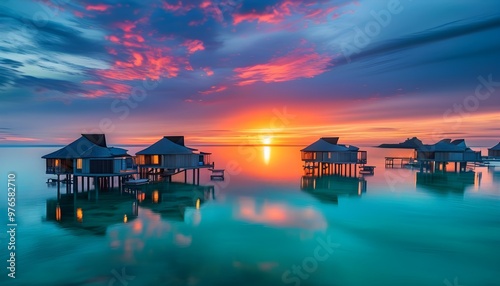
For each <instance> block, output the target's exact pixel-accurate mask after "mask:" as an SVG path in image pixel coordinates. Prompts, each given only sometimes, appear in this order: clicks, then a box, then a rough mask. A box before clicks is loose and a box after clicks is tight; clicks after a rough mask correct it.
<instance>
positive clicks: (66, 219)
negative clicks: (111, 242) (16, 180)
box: [46, 192, 138, 235]
mask: <svg viewBox="0 0 500 286" xmlns="http://www.w3.org/2000/svg"><path fill="white" fill-rule="evenodd" d="M137 215H138V204H137V201H136V200H134V198H133V197H131V196H123V195H120V194H119V193H114V192H110V193H104V194H102V195H101V197H100V199H99V201H98V202H94V201H88V200H77V201H76V202H75V201H74V200H73V198H72V196H71V195H62V196H61V198H60V199H59V200H56V199H49V200H47V207H46V219H47V220H49V221H56V222H57V224H58V225H59V226H60V227H62V228H65V229H69V230H71V231H73V232H76V233H77V234H91V235H105V234H106V231H107V229H108V227H109V226H111V225H114V224H118V223H127V222H130V221H132V220H134V219H135V218H136V217H137Z"/></svg>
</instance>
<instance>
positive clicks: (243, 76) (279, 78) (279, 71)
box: [234, 49, 332, 85]
mask: <svg viewBox="0 0 500 286" xmlns="http://www.w3.org/2000/svg"><path fill="white" fill-rule="evenodd" d="M331 60H332V58H331V57H330V56H327V55H321V54H318V53H316V52H315V51H314V50H312V49H296V50H294V51H292V52H291V53H289V54H287V55H284V56H281V57H277V58H273V59H271V60H270V61H269V62H268V63H265V64H257V65H253V66H248V67H242V68H236V69H234V71H235V72H236V77H237V79H238V80H239V82H238V83H237V85H248V84H252V83H255V82H259V81H262V82H266V83H269V82H283V81H290V80H295V79H299V78H312V77H315V76H317V75H319V74H322V73H324V72H325V71H327V70H328V68H329V67H330V65H331Z"/></svg>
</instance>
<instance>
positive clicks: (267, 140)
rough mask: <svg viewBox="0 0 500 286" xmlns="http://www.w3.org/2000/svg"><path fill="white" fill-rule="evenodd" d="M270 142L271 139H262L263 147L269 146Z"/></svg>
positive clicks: (267, 137) (268, 137)
mask: <svg viewBox="0 0 500 286" xmlns="http://www.w3.org/2000/svg"><path fill="white" fill-rule="evenodd" d="M271 141H272V138H271V137H270V136H266V137H264V138H262V144H264V145H270V144H271Z"/></svg>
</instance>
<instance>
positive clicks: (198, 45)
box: [182, 40, 205, 54]
mask: <svg viewBox="0 0 500 286" xmlns="http://www.w3.org/2000/svg"><path fill="white" fill-rule="evenodd" d="M182 45H183V46H184V47H186V49H187V51H188V53H189V54H193V53H195V52H197V51H203V50H204V49H205V46H203V42H202V41H200V40H186V41H185V42H184V43H183V44H182Z"/></svg>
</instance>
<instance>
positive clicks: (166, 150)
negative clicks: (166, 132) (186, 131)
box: [136, 136, 196, 155]
mask: <svg viewBox="0 0 500 286" xmlns="http://www.w3.org/2000/svg"><path fill="white" fill-rule="evenodd" d="M193 151H196V149H192V148H188V147H186V146H184V137H183V136H164V137H163V138H162V139H160V140H159V141H157V142H156V143H154V144H153V145H151V146H149V147H148V148H146V149H144V150H141V151H139V152H137V153H136V154H137V155H182V154H193Z"/></svg>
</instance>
